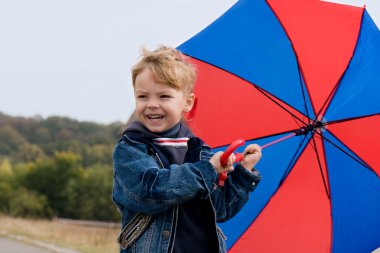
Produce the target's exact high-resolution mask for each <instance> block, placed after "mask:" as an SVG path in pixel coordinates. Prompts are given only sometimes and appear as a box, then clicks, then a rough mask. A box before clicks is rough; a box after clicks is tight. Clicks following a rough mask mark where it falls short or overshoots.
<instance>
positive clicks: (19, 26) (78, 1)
mask: <svg viewBox="0 0 380 253" xmlns="http://www.w3.org/2000/svg"><path fill="white" fill-rule="evenodd" d="M235 2H236V1H235V0H108V1H104V0H103V1H100V0H33V1H30V0H12V1H1V3H0V35H1V37H0V111H1V112H3V113H6V114H10V115H14V116H16V115H18V116H34V115H41V116H43V117H48V116H51V115H60V116H69V117H71V118H75V119H78V120H90V121H96V122H99V123H111V122H113V121H122V122H125V121H126V120H127V119H128V117H129V116H130V114H131V112H132V111H133V109H134V101H133V92H132V86H131V78H130V69H131V66H132V65H133V64H134V63H135V61H136V59H137V57H138V54H139V47H140V46H141V45H145V46H146V47H147V48H149V49H154V48H155V47H157V46H158V45H160V44H165V45H171V46H173V47H176V46H179V45H180V44H181V43H183V42H185V41H186V40H187V39H189V38H191V37H192V36H193V35H195V34H196V33H197V32H199V31H200V30H202V29H203V28H204V27H206V26H207V25H208V24H210V23H211V22H212V21H214V20H215V19H216V18H217V17H219V16H220V15H222V14H223V13H224V12H225V11H226V10H227V9H228V8H229V7H231V6H232V5H233V4H234V3H235ZM334 2H340V3H347V4H354V5H358V6H363V5H364V4H366V6H367V10H368V12H369V14H370V15H371V16H372V18H373V19H374V20H375V22H376V23H377V26H378V27H380V25H379V24H380V4H379V2H378V0H367V1H364V0H360V1H359V0H342V1H334ZM375 3H376V4H375Z"/></svg>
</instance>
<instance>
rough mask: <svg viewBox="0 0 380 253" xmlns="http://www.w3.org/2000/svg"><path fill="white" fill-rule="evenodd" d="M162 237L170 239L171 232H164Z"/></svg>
mask: <svg viewBox="0 0 380 253" xmlns="http://www.w3.org/2000/svg"><path fill="white" fill-rule="evenodd" d="M162 235H163V236H164V237H169V235H170V232H169V231H168V230H164V231H163V232H162Z"/></svg>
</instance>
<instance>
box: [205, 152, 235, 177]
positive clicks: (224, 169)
mask: <svg viewBox="0 0 380 253" xmlns="http://www.w3.org/2000/svg"><path fill="white" fill-rule="evenodd" d="M222 155H223V152H222V151H219V152H216V153H215V154H214V155H213V156H212V157H211V158H210V163H211V164H212V166H213V167H214V169H215V170H216V173H218V174H220V173H222V172H230V171H233V170H234V166H233V164H234V163H235V160H236V158H235V155H234V154H231V155H230V156H229V157H228V160H227V165H226V166H225V167H222V164H221V163H220V157H221V156H222Z"/></svg>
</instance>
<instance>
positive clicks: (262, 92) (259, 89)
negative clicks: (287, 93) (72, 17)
mask: <svg viewBox="0 0 380 253" xmlns="http://www.w3.org/2000/svg"><path fill="white" fill-rule="evenodd" d="M252 85H253V87H255V88H256V89H257V90H258V91H259V92H260V93H261V94H263V95H264V96H266V97H267V98H268V99H270V100H271V101H272V102H273V103H275V104H276V105H278V106H279V107H280V108H282V109H283V110H284V111H286V112H288V113H289V114H290V115H291V116H292V117H293V118H295V119H297V120H299V121H300V122H302V123H303V124H305V125H307V124H306V123H305V122H304V121H303V120H302V119H300V118H298V117H297V116H296V115H295V114H293V113H292V112H290V111H289V110H288V109H286V108H285V107H284V106H282V105H281V104H280V103H278V102H277V101H276V100H274V99H273V98H271V97H270V96H269V95H268V94H266V92H264V90H263V89H261V88H260V87H258V86H256V85H255V84H252ZM276 98H277V97H276ZM277 99H279V98H277ZM279 100H280V101H281V99H279ZM297 111H298V110H297ZM307 118H308V117H307Z"/></svg>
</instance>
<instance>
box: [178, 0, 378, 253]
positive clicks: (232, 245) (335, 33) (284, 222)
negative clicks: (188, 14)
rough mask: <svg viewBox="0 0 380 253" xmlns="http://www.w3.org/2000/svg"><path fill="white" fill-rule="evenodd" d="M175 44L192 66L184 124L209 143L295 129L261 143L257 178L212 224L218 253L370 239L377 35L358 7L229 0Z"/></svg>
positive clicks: (334, 248) (348, 244)
mask: <svg viewBox="0 0 380 253" xmlns="http://www.w3.org/2000/svg"><path fill="white" fill-rule="evenodd" d="M179 49H180V50H181V51H182V52H184V53H185V54H187V55H188V56H190V57H191V58H193V62H194V64H195V65H196V66H197V68H198V80H197V83H196V87H195V94H196V96H197V98H198V100H197V107H196V111H195V113H194V117H193V118H192V119H191V121H190V125H191V127H192V129H193V131H194V132H195V133H196V134H198V135H199V136H201V137H202V138H204V139H205V141H206V142H207V143H209V144H210V145H211V146H212V147H213V148H215V149H216V150H218V149H220V150H223V149H225V148H226V147H227V145H228V144H229V143H231V142H232V141H234V140H235V139H237V138H244V139H245V140H247V141H248V143H259V144H261V145H262V144H265V143H268V142H271V141H273V140H275V139H278V138H281V137H284V136H287V135H289V133H293V132H296V131H299V130H300V129H302V128H303V129H305V130H306V131H304V134H300V135H297V136H295V137H292V138H290V139H287V140H285V141H283V142H281V143H279V144H276V145H274V146H271V147H268V148H266V149H264V151H263V158H262V160H261V161H260V163H259V165H258V169H259V170H260V172H261V174H262V181H261V183H260V185H259V186H258V187H257V189H256V191H254V192H253V194H252V195H251V198H250V200H249V201H248V203H247V204H246V205H245V206H244V208H243V209H242V210H241V211H240V212H239V213H238V214H237V215H236V216H235V217H234V218H232V219H231V220H229V221H227V222H226V223H223V224H221V227H222V229H223V231H224V232H225V233H226V235H227V237H228V240H227V246H228V248H229V251H230V252H318V253H320V252H345V253H347V252H370V251H372V250H374V249H376V248H378V247H380V177H379V175H380V159H379V158H378V155H377V153H378V152H379V150H380V133H379V131H378V129H379V126H380V101H379V99H378V98H377V96H378V94H379V92H380V74H379V71H380V32H379V29H378V28H377V27H376V25H375V24H374V22H373V21H372V20H371V18H370V16H369V14H368V13H367V11H366V10H365V8H359V7H352V6H348V5H341V4H334V3H328V2H323V1H316V0H287V1H283V0H268V1H264V0H240V1H238V2H237V3H236V4H235V5H234V6H233V7H232V8H231V9H230V10H228V11H227V12H226V13H225V14H224V15H223V16H221V17H220V18H219V19H217V20H216V21H215V22H214V23H212V24H211V25H210V26H208V27H207V28H206V29H204V30H203V31H201V32H200V33H199V34H197V35H196V36H194V37H193V38H191V39H190V40H188V41H187V42H185V43H184V44H182V45H181V46H179ZM321 126H324V127H323V128H321ZM240 151H242V150H240Z"/></svg>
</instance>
